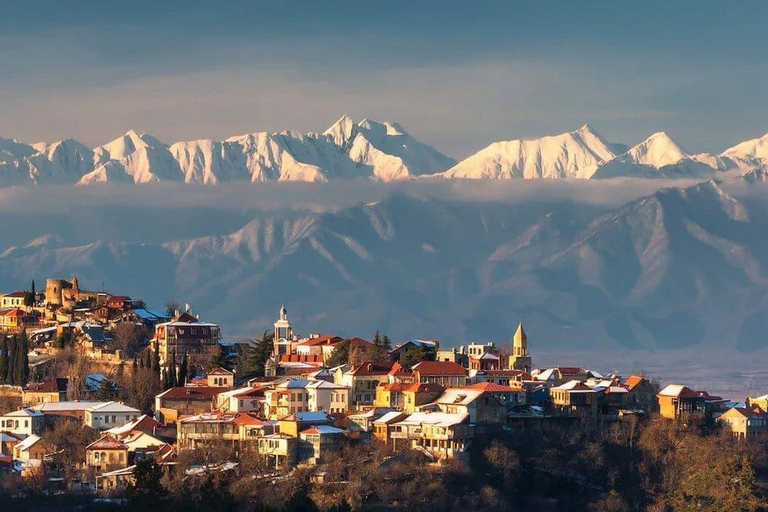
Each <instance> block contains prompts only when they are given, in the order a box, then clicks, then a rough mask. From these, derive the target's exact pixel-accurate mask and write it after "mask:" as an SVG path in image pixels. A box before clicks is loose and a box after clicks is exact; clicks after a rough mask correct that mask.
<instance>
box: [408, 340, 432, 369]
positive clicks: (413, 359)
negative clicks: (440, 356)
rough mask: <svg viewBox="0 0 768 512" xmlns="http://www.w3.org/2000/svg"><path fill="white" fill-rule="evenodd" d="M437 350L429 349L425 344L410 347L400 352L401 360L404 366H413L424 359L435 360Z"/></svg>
mask: <svg viewBox="0 0 768 512" xmlns="http://www.w3.org/2000/svg"><path fill="white" fill-rule="evenodd" d="M434 359H435V352H434V351H432V350H429V349H428V348H426V347H425V346H424V345H419V346H418V347H408V348H406V349H405V350H403V351H402V352H400V359H399V362H400V364H401V365H402V366H403V367H404V368H412V367H413V366H414V365H416V364H418V363H420V362H422V361H434Z"/></svg>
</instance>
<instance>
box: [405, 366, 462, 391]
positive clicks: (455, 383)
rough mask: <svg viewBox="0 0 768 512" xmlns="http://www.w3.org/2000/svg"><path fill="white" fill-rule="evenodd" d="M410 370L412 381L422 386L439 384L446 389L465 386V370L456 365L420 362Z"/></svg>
mask: <svg viewBox="0 0 768 512" xmlns="http://www.w3.org/2000/svg"><path fill="white" fill-rule="evenodd" d="M412 369H413V377H414V380H415V381H416V382H419V383H422V384H440V385H441V386H444V387H446V388H459V387H462V386H465V385H466V384H467V370H466V368H464V367H463V366H461V365H459V364H456V363H450V362H442V361H422V362H420V363H418V364H416V365H414V366H413V368H412Z"/></svg>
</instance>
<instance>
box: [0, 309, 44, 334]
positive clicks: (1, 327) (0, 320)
mask: <svg viewBox="0 0 768 512" xmlns="http://www.w3.org/2000/svg"><path fill="white" fill-rule="evenodd" d="M33 325H37V317H36V316H35V315H33V314H31V313H27V312H26V311H24V310H23V309H21V308H10V309H0V331H3V332H9V333H16V332H19V331H21V329H22V328H24V327H30V326H33Z"/></svg>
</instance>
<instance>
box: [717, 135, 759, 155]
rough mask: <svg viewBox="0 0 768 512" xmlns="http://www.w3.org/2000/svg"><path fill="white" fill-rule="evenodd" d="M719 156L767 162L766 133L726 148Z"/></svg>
mask: <svg viewBox="0 0 768 512" xmlns="http://www.w3.org/2000/svg"><path fill="white" fill-rule="evenodd" d="M721 155H722V156H725V157H729V158H739V159H743V160H768V133H766V134H765V135H763V136H762V137H758V138H756V139H750V140H747V141H744V142H742V143H740V144H737V145H735V146H733V147H732V148H728V149H726V150H725V151H723V152H722V153H721Z"/></svg>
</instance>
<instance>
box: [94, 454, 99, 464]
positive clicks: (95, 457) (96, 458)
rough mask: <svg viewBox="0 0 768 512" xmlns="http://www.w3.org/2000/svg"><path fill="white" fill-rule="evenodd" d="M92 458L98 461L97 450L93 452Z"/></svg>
mask: <svg viewBox="0 0 768 512" xmlns="http://www.w3.org/2000/svg"><path fill="white" fill-rule="evenodd" d="M93 460H95V461H96V462H98V461H99V452H94V454H93Z"/></svg>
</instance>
